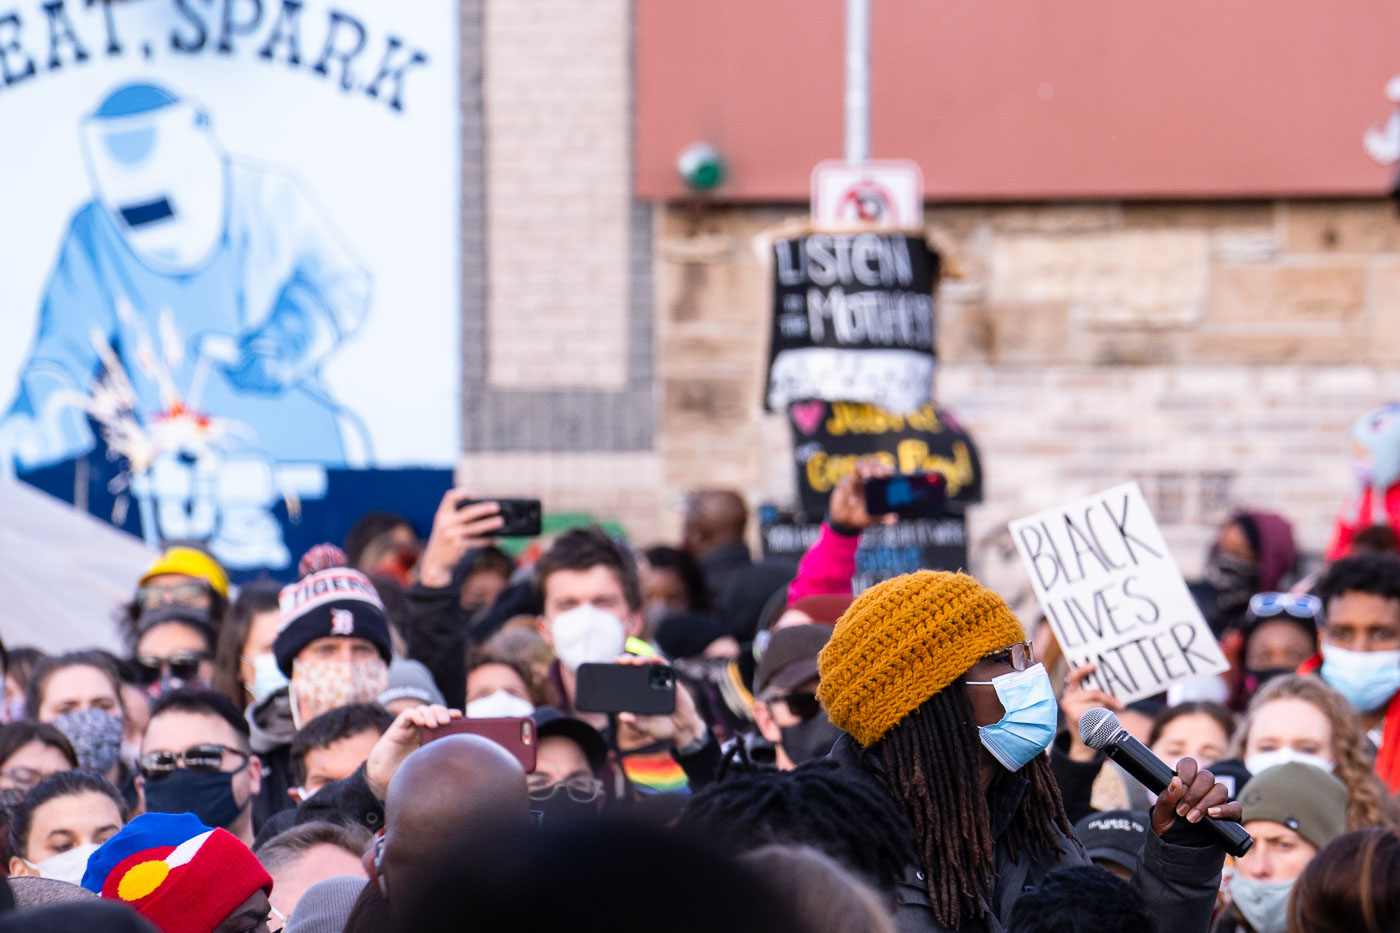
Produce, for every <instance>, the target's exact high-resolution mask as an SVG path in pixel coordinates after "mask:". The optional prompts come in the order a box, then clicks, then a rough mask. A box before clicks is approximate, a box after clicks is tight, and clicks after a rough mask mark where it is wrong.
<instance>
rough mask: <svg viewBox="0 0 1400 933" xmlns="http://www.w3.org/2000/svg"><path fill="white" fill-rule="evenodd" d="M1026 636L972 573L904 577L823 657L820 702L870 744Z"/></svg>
mask: <svg viewBox="0 0 1400 933" xmlns="http://www.w3.org/2000/svg"><path fill="white" fill-rule="evenodd" d="M1025 638H1026V633H1025V630H1024V629H1022V628H1021V623H1020V622H1018V621H1017V620H1016V616H1015V615H1014V614H1013V613H1012V612H1011V609H1010V608H1009V607H1007V605H1006V602H1005V601H1004V600H1003V599H1002V598H1001V597H1000V596H998V595H997V594H996V593H993V592H992V591H991V590H989V589H987V588H986V587H984V586H983V585H982V584H980V583H978V582H977V581H976V580H974V579H973V578H972V577H970V576H968V575H967V574H965V573H939V572H934V571H932V570H920V571H918V572H917V573H910V574H905V575H904V576H902V577H895V578H894V579H893V580H886V581H885V582H884V583H879V584H876V585H875V586H872V587H871V588H870V589H868V590H866V591H865V592H864V593H862V594H861V595H860V596H858V597H857V598H856V601H855V602H853V603H851V608H849V609H847V610H846V613H845V615H843V616H841V618H840V620H839V621H838V622H837V623H836V630H835V631H834V632H833V633H832V635H831V640H830V641H829V642H827V644H826V647H825V648H823V649H822V652H821V654H820V655H819V656H818V658H817V663H818V665H819V669H820V672H821V684H820V686H819V687H818V688H817V696H818V697H819V698H820V699H821V701H822V705H823V706H825V707H826V712H827V716H829V717H830V719H831V721H832V722H833V723H835V724H836V725H837V726H838V727H840V728H841V729H843V730H845V731H846V732H847V733H848V734H849V735H850V736H851V737H852V738H853V739H855V740H856V741H857V742H859V743H860V744H861V745H862V746H869V745H872V744H873V743H875V742H877V741H879V740H880V739H881V738H882V737H883V736H884V735H885V733H887V732H889V731H890V729H892V728H894V726H895V725H896V724H897V723H898V722H899V721H900V720H901V719H903V718H904V717H905V716H908V715H909V714H910V713H912V712H913V711H914V710H916V709H918V708H919V706H921V705H922V704H923V703H924V701H925V700H927V699H928V698H929V697H931V696H933V695H934V694H935V693H938V692H939V691H940V690H942V689H943V688H944V687H946V686H948V685H949V684H951V683H952V682H953V681H955V680H957V679H958V678H959V677H961V676H962V675H963V674H965V673H967V670H968V668H970V667H972V665H974V664H976V663H977V661H978V660H979V659H980V658H981V657H982V656H983V655H984V654H986V653H987V652H989V651H995V650H996V649H998V648H1003V647H1005V646H1007V645H1010V644H1013V643H1014V642H1018V641H1024V640H1025Z"/></svg>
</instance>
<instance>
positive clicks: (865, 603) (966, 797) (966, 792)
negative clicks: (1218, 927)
mask: <svg viewBox="0 0 1400 933" xmlns="http://www.w3.org/2000/svg"><path fill="white" fill-rule="evenodd" d="M819 666H820V673H821V686H820V687H819V689H818V693H817V695H818V698H819V699H820V700H821V701H822V703H823V704H824V705H825V707H826V709H827V713H828V715H829V716H830V718H831V721H832V722H833V723H835V724H836V725H837V726H838V727H840V728H841V729H842V730H843V731H845V732H846V733H847V734H846V735H844V736H842V737H841V738H840V739H839V740H838V741H837V743H836V747H835V748H834V749H833V750H832V752H831V755H830V756H829V757H830V758H831V759H832V760H834V761H835V762H836V764H837V767H838V770H839V773H841V774H842V775H844V776H845V777H846V778H847V779H848V780H849V781H851V782H852V783H855V782H860V783H861V785H862V786H863V789H864V790H866V791H869V792H872V793H875V792H878V793H883V794H886V795H888V796H889V797H890V798H892V799H893V800H894V802H895V804H896V806H897V808H898V809H899V810H900V812H901V814H902V815H903V816H904V818H905V821H906V822H907V824H908V827H909V833H910V837H911V842H912V843H913V850H914V854H915V864H913V865H911V866H909V868H908V869H907V870H906V873H905V876H904V878H903V879H901V880H900V881H899V882H897V885H896V887H897V891H896V897H895V901H896V903H897V905H898V907H897V910H896V920H897V922H898V925H899V928H900V930H903V931H910V930H930V931H936V930H956V929H967V928H978V929H981V928H984V927H986V928H992V929H1001V928H1002V927H1004V926H1005V925H1006V923H1007V921H1008V919H1009V917H1010V915H1011V910H1012V908H1013V907H1014V906H1015V904H1016V901H1017V899H1018V898H1019V897H1020V896H1021V894H1022V892H1023V891H1027V890H1032V889H1034V888H1036V887H1038V886H1040V885H1041V883H1042V882H1043V881H1044V879H1045V877H1046V876H1047V875H1048V874H1049V873H1050V872H1052V871H1054V870H1056V869H1060V868H1067V867H1070V866H1074V865H1087V864H1089V858H1088V856H1087V855H1085V853H1084V849H1083V847H1082V846H1080V845H1079V843H1078V842H1077V841H1076V840H1075V839H1074V836H1073V834H1072V827H1071V826H1070V821H1069V819H1068V817H1067V816H1066V815H1065V809H1064V805H1063V803H1062V802H1061V799H1060V792H1059V789H1058V788H1057V787H1056V785H1055V781H1054V778H1053V777H1052V776H1051V772H1050V766H1049V762H1048V759H1047V757H1046V755H1045V754H1044V753H1045V749H1046V748H1047V747H1048V746H1049V744H1050V740H1051V739H1052V738H1053V737H1054V735H1055V731H1056V727H1057V723H1058V719H1059V708H1058V706H1057V704H1056V702H1055V695H1054V691H1053V689H1052V687H1051V684H1050V678H1049V676H1048V675H1047V674H1046V672H1045V668H1044V667H1043V666H1042V665H1040V664H1038V663H1036V661H1035V658H1034V656H1033V654H1032V652H1031V647H1030V645H1029V644H1027V643H1026V635H1025V631H1024V630H1023V629H1022V628H1021V624H1020V622H1018V621H1017V619H1016V617H1015V616H1014V615H1013V614H1012V613H1011V610H1010V609H1009V608H1007V606H1006V603H1005V602H1004V601H1003V600H1002V599H1001V597H999V596H998V595H996V594H995V593H993V592H991V591H990V590H987V589H986V588H984V587H983V586H982V585H981V584H979V583H978V582H977V581H976V580H974V579H973V578H972V577H969V576H967V575H966V574H961V573H935V572H932V571H920V572H918V573H913V574H908V575H905V576H902V577H896V578H895V579H893V580H887V581H885V582H884V583H880V584H878V585H876V586H874V587H872V588H871V589H869V590H866V591H865V592H864V593H862V594H861V595H860V596H859V597H858V598H857V599H856V600H855V602H853V603H852V604H851V608H850V609H849V610H847V612H846V614H845V615H844V616H842V618H841V621H840V622H838V623H837V625H836V628H835V631H834V632H833V634H832V637H831V641H830V642H828V643H827V646H826V647H825V648H823V649H822V652H821V655H820V658H819ZM1175 765H1176V772H1177V777H1176V778H1174V779H1173V780H1172V782H1171V785H1170V786H1169V787H1168V788H1167V790H1166V791H1165V792H1164V793H1163V794H1162V795H1161V796H1160V797H1159V798H1158V800H1157V803H1156V805H1155V806H1154V807H1153V809H1152V813H1151V823H1152V830H1153V831H1152V832H1150V833H1147V834H1146V838H1145V839H1144V843H1143V851H1142V860H1141V863H1140V866H1139V869H1138V872H1137V874H1136V875H1135V877H1134V879H1133V883H1134V885H1135V886H1136V887H1137V889H1138V891H1139V893H1140V894H1141V895H1142V896H1143V898H1144V899H1145V901H1146V902H1147V903H1150V904H1152V905H1153V908H1154V911H1155V913H1156V916H1157V917H1158V929H1161V930H1204V929H1206V928H1207V927H1208V925H1209V923H1210V917H1211V911H1212V909H1213V907H1214V906H1215V897H1216V892H1217V891H1218V890H1219V886H1220V868H1221V865H1222V864H1223V863H1224V857H1225V853H1224V852H1222V851H1221V850H1220V849H1218V848H1216V847H1215V846H1214V845H1213V844H1212V843H1211V841H1210V838H1209V837H1208V836H1203V834H1202V833H1201V831H1200V830H1199V828H1198V827H1196V826H1195V825H1194V824H1196V823H1199V822H1200V821H1201V820H1202V819H1203V818H1204V817H1205V816H1207V815H1209V816H1211V817H1219V818H1224V819H1233V820H1238V819H1239V817H1240V807H1239V804H1237V803H1228V802H1227V798H1228V794H1227V793H1226V789H1225V788H1224V787H1223V786H1222V785H1220V784H1218V783H1216V781H1215V779H1214V777H1213V776H1212V775H1211V773H1210V772H1209V771H1204V770H1201V769H1199V768H1198V767H1197V766H1196V762H1195V761H1194V760H1193V759H1190V758H1183V759H1181V760H1180V761H1179V762H1175Z"/></svg>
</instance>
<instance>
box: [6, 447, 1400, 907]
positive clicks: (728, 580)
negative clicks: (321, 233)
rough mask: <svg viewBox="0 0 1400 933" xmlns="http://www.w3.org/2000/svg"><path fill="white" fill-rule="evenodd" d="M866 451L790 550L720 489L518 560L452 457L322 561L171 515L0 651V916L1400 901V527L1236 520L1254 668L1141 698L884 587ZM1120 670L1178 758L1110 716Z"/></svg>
mask: <svg viewBox="0 0 1400 933" xmlns="http://www.w3.org/2000/svg"><path fill="white" fill-rule="evenodd" d="M875 470H876V468H874V467H861V468H860V469H858V470H857V471H856V472H855V473H853V474H852V475H850V476H848V477H847V478H846V479H844V480H842V482H841V483H840V485H838V487H837V488H836V490H835V491H834V492H833V494H832V497H831V503H830V509H829V512H828V515H827V516H826V520H825V522H824V524H823V525H822V528H821V532H820V535H819V537H818V539H817V540H816V542H815V543H814V544H813V545H812V547H811V548H810V549H809V550H808V551H807V553H806V554H805V555H804V556H803V557H802V559H801V561H800V562H799V563H798V564H797V565H796V566H795V567H793V566H791V565H785V564H782V563H780V562H775V561H767V560H755V559H754V558H753V556H752V555H751V553H750V551H749V549H748V546H747V545H746V543H745V540H746V533H747V531H748V529H747V517H748V510H747V508H746V505H745V502H744V500H743V498H742V497H741V496H739V495H738V494H736V493H733V492H729V491H723V490H704V491H699V492H697V493H695V494H694V495H693V496H692V497H691V498H690V500H689V501H688V503H687V509H686V514H685V519H684V526H683V528H684V530H683V535H682V540H681V541H680V542H677V543H676V544H675V545H674V546H671V545H658V546H655V547H651V548H646V549H642V550H633V549H632V548H631V547H630V546H628V545H627V544H626V543H624V542H621V541H619V540H617V539H615V538H613V537H610V536H609V535H608V534H606V533H605V532H604V531H602V530H601V529H599V528H596V527H583V528H576V529H573V530H570V531H567V532H565V533H563V534H560V535H558V536H557V537H555V538H554V539H553V540H552V541H549V542H548V543H547V546H543V547H541V548H539V549H537V550H536V551H534V552H533V553H531V554H530V556H529V557H528V558H527V559H525V560H520V559H518V558H517V557H513V556H512V555H510V554H508V553H507V552H506V551H505V550H502V549H501V548H500V547H498V546H497V544H496V542H494V540H493V535H494V534H495V532H496V531H497V530H498V529H499V528H500V526H501V518H500V516H499V514H498V511H499V510H498V507H497V505H496V504H495V503H493V502H490V501H483V502H472V503H470V504H466V505H465V507H462V504H463V503H464V502H467V501H468V500H470V499H471V496H469V495H468V492H467V491H466V490H462V489H453V490H450V491H448V492H447V493H446V494H445V495H444V496H443V499H442V504H441V507H440V508H439V510H438V512H437V514H436V516H435V519H434V522H433V526H432V529H431V533H430V534H429V536H428V538H427V540H426V541H420V540H419V538H418V536H417V535H416V534H415V532H414V529H413V528H412V527H411V525H410V524H409V523H408V522H407V521H405V520H404V519H402V518H399V517H397V516H395V515H393V514H391V513H373V514H370V515H367V516H365V517H364V518H363V519H362V520H361V521H360V522H358V523H357V524H356V526H355V527H354V528H353V529H352V530H351V532H350V534H349V535H348V537H347V539H346V541H345V542H343V548H342V547H338V546H333V545H329V544H327V545H321V546H318V547H316V548H313V549H312V550H311V551H310V552H308V553H307V554H306V555H305V557H303V559H302V560H301V562H300V565H299V567H298V568H297V574H296V579H290V580H283V581H277V582H274V581H270V580H267V581H253V582H247V583H244V584H242V585H240V586H237V587H235V586H233V585H231V583H230V581H229V578H228V576H227V575H226V574H225V572H224V570H223V569H222V568H221V567H220V566H219V565H218V563H217V562H216V561H215V560H214V559H213V558H211V557H210V556H209V555H208V554H207V553H205V552H203V551H201V550H200V549H198V548H197V547H193V546H172V547H169V548H168V549H167V550H165V551H164V552H163V553H162V554H161V555H160V556H159V557H158V559H156V560H155V562H154V563H153V564H152V565H151V567H150V568H149V570H148V571H147V572H146V573H145V574H144V575H143V576H142V578H141V579H140V580H139V581H135V586H134V593H133V597H132V599H131V601H130V603H129V604H128V605H126V606H124V607H122V608H121V610H120V613H119V618H118V622H117V624H118V627H119V629H120V633H121V636H122V639H123V640H124V643H125V645H126V650H125V651H124V652H121V653H112V652H107V651H100V650H84V651H75V652H68V653H63V654H53V655H50V654H45V653H43V652H41V651H39V650H37V649H36V648H34V647H27V646H26V647H16V646H11V647H10V650H9V651H8V652H5V651H4V649H3V648H0V663H3V668H4V671H3V673H4V691H3V697H2V698H0V717H2V718H3V720H4V722H5V724H4V725H3V726H0V819H3V832H2V833H0V845H3V846H4V847H5V849H6V851H5V853H4V858H3V859H0V867H3V868H4V870H5V872H6V874H7V875H8V881H7V883H5V884H4V885H2V886H0V933H4V931H8V930H11V929H14V930H20V929H25V930H56V931H58V930H70V929H71V930H78V929H80V928H81V929H84V930H86V931H92V930H99V929H100V930H132V931H135V930H143V931H149V930H151V929H155V930H159V931H162V933H264V931H275V930H285V931H287V933H363V931H405V933H406V931H415V933H418V931H436V930H444V931H445V930H449V929H450V930H460V929H473V930H478V929H479V930H502V931H506V930H510V931H516V930H556V929H557V930H566V929H578V930H589V929H598V930H610V931H632V930H636V931H641V930H651V929H666V930H674V931H690V930H694V931H702V930H704V931H718V930H724V931H749V930H752V931H764V933H773V931H794V933H798V931H803V933H825V931H838V930H839V931H853V930H869V931H895V930H898V931H945V930H946V931H1011V933H1039V931H1051V930H1055V931H1103V933H1118V931H1125V933H1126V931H1131V933H1142V931H1144V930H1154V929H1155V930H1160V931H1172V933H1182V931H1192V930H1199V931H1207V930H1210V931H1214V933H1285V931H1290V933H1301V931H1307V933H1331V931H1337V933H1362V931H1364V933H1382V931H1393V930H1397V929H1400V832H1397V829H1396V827H1397V823H1400V809H1397V805H1396V802H1395V799H1394V797H1393V794H1394V793H1395V792H1396V791H1397V790H1400V555H1397V553H1396V538H1395V535H1394V534H1393V533H1392V532H1390V530H1389V527H1388V526H1387V525H1386V524H1384V523H1383V522H1382V523H1378V524H1373V525H1356V526H1355V527H1351V526H1348V527H1347V528H1346V529H1345V530H1344V533H1343V532H1342V531H1339V535H1343V537H1344V540H1341V541H1340V544H1337V545H1336V546H1335V547H1334V553H1331V554H1329V560H1330V562H1329V563H1328V564H1327V565H1325V566H1324V567H1322V568H1319V569H1317V570H1316V571H1314V572H1312V573H1304V572H1303V568H1300V567H1299V566H1298V550H1297V548H1296V547H1295V544H1294V541H1293V536H1292V531H1291V528H1290V527H1289V525H1288V523H1287V522H1286V521H1284V520H1283V519H1282V518H1280V517H1279V516H1276V515H1271V514H1268V513H1259V512H1240V513H1238V514H1236V515H1234V516H1232V517H1231V518H1230V520H1229V521H1228V522H1227V523H1226V524H1225V525H1224V526H1223V527H1222V528H1221V530H1220V533H1219V535H1218V536H1217V539H1216V541H1215V544H1214V545H1213V547H1212V549H1211V554H1210V557H1209V560H1208V562H1207V563H1208V566H1209V571H1208V573H1207V574H1206V578H1205V579H1204V580H1203V581H1202V582H1201V583H1200V584H1199V585H1198V586H1196V587H1194V592H1195V593H1196V595H1197V598H1198V601H1199V602H1200V604H1201V606H1202V609H1203V612H1204V614H1205V616H1206V618H1207V619H1208V620H1209V622H1210V624H1211V625H1212V626H1213V628H1214V631H1215V633H1216V635H1217V636H1218V637H1219V639H1220V641H1221V645H1222V647H1223V648H1224V650H1225V653H1226V655H1227V657H1228V658H1229V659H1230V661H1231V664H1232V667H1231V670H1230V671H1229V672H1228V673H1226V674H1223V675H1220V676H1212V677H1209V678H1201V679H1197V680H1194V681H1187V682H1182V683H1178V684H1175V685H1173V687H1172V688H1171V690H1169V691H1168V692H1167V693H1166V694H1163V695H1161V696H1158V697H1154V698H1151V699H1148V700H1142V701H1138V702H1134V703H1131V704H1126V705H1125V704H1122V703H1120V702H1119V701H1118V700H1117V699H1116V698H1115V697H1114V696H1112V695H1110V694H1107V693H1103V692H1100V691H1098V690H1096V689H1094V688H1093V686H1092V683H1093V680H1092V678H1090V676H1089V675H1090V674H1092V671H1093V669H1092V666H1091V665H1089V666H1084V667H1079V668H1076V669H1069V668H1067V667H1066V664H1065V661H1064V659H1063V657H1062V654H1061V652H1060V651H1059V648H1058V646H1057V645H1056V644H1055V642H1054V637H1053V634H1052V633H1051V632H1050V629H1049V627H1048V626H1046V625H1036V624H1035V623H1036V622H1037V621H1038V620H1033V619H1027V620H1024V622H1028V623H1031V625H1030V626H1029V627H1028V626H1027V625H1026V624H1024V623H1023V620H1020V619H1018V618H1017V617H1016V616H1015V615H1014V614H1013V613H1012V611H1011V610H1010V609H1009V608H1008V606H1007V604H1006V602H1004V601H1003V600H1002V598H1001V597H1000V596H998V595H997V594H996V593H995V592H993V591H992V590H990V589H988V588H987V587H985V586H983V585H982V584H981V583H979V582H978V581H977V580H976V579H974V578H973V577H971V576H968V575H967V574H965V573H961V572H951V571H933V570H924V571H919V572H917V573H913V574H909V575H905V576H901V577H897V578H894V579H892V580H888V581H885V582H883V583H879V584H877V585H875V586H873V587H871V588H870V589H868V590H866V591H864V592H862V593H858V594H855V593H852V591H851V580H852V577H853V575H854V573H855V569H856V549H857V544H858V541H859V537H860V534H861V532H862V531H863V530H864V529H866V528H868V527H870V526H871V525H872V524H874V523H875V522H876V521H880V520H887V519H882V518H881V517H879V516H872V515H870V514H868V512H867V511H866V509H865V505H864V499H863V497H862V496H861V494H860V493H861V486H862V483H863V482H864V481H865V480H866V479H867V478H868V477H869V476H870V475H871V474H872V472H874V471H875ZM1381 517H1382V518H1384V516H1383V515H1382V516H1381ZM541 544H543V542H542V543H541ZM98 621H99V620H95V621H94V624H98ZM34 641H35V642H36V643H42V641H43V639H42V627H41V626H40V625H36V626H35V629H34ZM599 664H602V665H630V666H646V667H648V668H649V669H650V671H651V672H652V673H655V672H656V671H657V670H658V669H665V670H668V671H670V672H673V675H674V679H673V680H671V681H662V682H665V683H674V702H673V704H671V705H670V706H668V707H667V708H668V709H669V712H667V711H661V712H657V711H654V710H644V709H638V708H636V707H633V708H620V709H613V710H612V711H611V712H598V711H596V706H595V705H594V704H592V703H589V702H583V699H584V698H583V696H581V691H580V684H581V677H580V670H581V669H583V668H584V666H585V665H599ZM1094 707H1104V708H1107V709H1109V710H1112V711H1113V712H1114V713H1116V714H1117V716H1118V717H1119V719H1120V721H1121V723H1122V724H1123V727H1124V728H1125V729H1127V730H1128V731H1129V732H1130V733H1132V734H1133V735H1135V736H1136V737H1138V738H1139V739H1140V740H1141V741H1142V742H1143V743H1144V744H1145V745H1147V746H1148V747H1149V748H1150V749H1151V750H1152V751H1153V752H1154V753H1155V754H1157V755H1158V757H1160V758H1162V759H1163V760H1164V761H1166V762H1167V763H1168V764H1169V765H1170V766H1171V767H1172V768H1173V769H1174V770H1175V774H1176V776H1175V777H1174V778H1173V780H1172V781H1171V783H1170V784H1169V785H1168V786H1167V787H1166V788H1165V789H1164V790H1163V791H1162V792H1161V793H1160V795H1154V794H1152V793H1150V792H1149V790H1148V789H1147V788H1145V787H1143V786H1142V785H1140V784H1139V783H1138V782H1137V781H1135V780H1133V779H1132V778H1131V777H1130V776H1129V775H1128V774H1127V772H1125V771H1124V770H1123V769H1122V768H1121V767H1119V766H1118V765H1117V764H1115V763H1113V762H1110V761H1109V760H1107V759H1106V758H1105V756H1104V754H1103V752H1101V751H1099V750H1097V749H1095V748H1092V747H1090V746H1089V745H1087V744H1086V743H1085V742H1084V740H1083V739H1082V738H1081V736H1080V734H1079V731H1078V730H1077V728H1075V726H1076V724H1077V722H1078V720H1079V718H1080V716H1082V715H1083V714H1084V713H1085V712H1086V711H1088V710H1089V709H1091V708H1094ZM478 720H479V721H481V722H482V723H486V722H488V721H489V722H490V723H493V724H499V723H502V722H505V723H520V724H521V729H520V730H518V731H516V732H514V733H512V732H510V730H509V729H507V730H505V732H501V731H500V730H497V731H491V730H489V729H485V728H482V729H475V728H461V724H462V723H464V722H465V723H467V725H468V726H469V727H470V726H471V725H472V723H473V722H475V721H478ZM503 736H504V737H503ZM513 737H518V738H519V741H516V740H515V738H513ZM527 752H528V754H527ZM1217 819H1218V820H1235V821H1242V823H1243V826H1244V828H1245V829H1246V830H1247V831H1248V832H1249V834H1250V835H1251V836H1252V838H1253V841H1254V843H1253V847H1252V848H1250V849H1249V851H1248V852H1246V853H1245V854H1243V855H1242V856H1240V857H1238V858H1230V857H1227V854H1226V852H1225V851H1224V850H1223V849H1221V848H1220V847H1219V845H1218V843H1217V841H1216V837H1215V836H1213V835H1212V834H1211V833H1209V832H1208V831H1207V828H1208V827H1207V825H1206V821H1208V820H1217Z"/></svg>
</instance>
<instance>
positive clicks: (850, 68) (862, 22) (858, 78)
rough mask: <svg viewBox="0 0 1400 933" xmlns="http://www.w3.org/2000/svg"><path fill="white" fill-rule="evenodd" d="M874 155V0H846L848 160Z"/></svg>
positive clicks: (865, 158) (858, 160) (859, 160)
mask: <svg viewBox="0 0 1400 933" xmlns="http://www.w3.org/2000/svg"><path fill="white" fill-rule="evenodd" d="M869 159H870V0H846V161H847V162H866V161H869Z"/></svg>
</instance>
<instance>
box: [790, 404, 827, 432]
mask: <svg viewBox="0 0 1400 933" xmlns="http://www.w3.org/2000/svg"><path fill="white" fill-rule="evenodd" d="M788 410H789V411H790V412H791V413H792V423H793V424H795V425H797V427H798V429H799V430H801V431H802V433H803V434H806V435H807V436H808V437H811V436H812V435H813V434H815V433H816V431H817V428H819V427H821V423H822V419H823V418H825V417H826V402H817V401H811V402H798V403H797V404H796V405H793V406H792V408H790V409H788Z"/></svg>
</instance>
